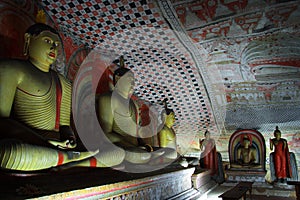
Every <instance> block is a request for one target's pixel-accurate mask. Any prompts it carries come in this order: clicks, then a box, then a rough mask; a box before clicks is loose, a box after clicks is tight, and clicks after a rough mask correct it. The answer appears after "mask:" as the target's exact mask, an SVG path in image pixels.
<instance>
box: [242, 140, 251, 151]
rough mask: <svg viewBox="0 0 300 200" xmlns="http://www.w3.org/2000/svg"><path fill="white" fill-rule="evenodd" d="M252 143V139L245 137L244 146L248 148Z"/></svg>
mask: <svg viewBox="0 0 300 200" xmlns="http://www.w3.org/2000/svg"><path fill="white" fill-rule="evenodd" d="M250 143H251V142H250V140H249V139H248V138H245V139H244V141H243V146H244V148H246V149H248V148H249V146H250Z"/></svg>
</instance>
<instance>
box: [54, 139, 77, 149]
mask: <svg viewBox="0 0 300 200" xmlns="http://www.w3.org/2000/svg"><path fill="white" fill-rule="evenodd" d="M48 142H49V143H50V144H52V145H53V146H56V147H58V148H60V149H73V148H75V147H76V143H73V142H72V141H70V140H65V141H57V140H48Z"/></svg>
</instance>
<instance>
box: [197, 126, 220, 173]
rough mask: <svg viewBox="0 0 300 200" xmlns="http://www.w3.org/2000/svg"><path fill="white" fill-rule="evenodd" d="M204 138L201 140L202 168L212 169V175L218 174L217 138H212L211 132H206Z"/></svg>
mask: <svg viewBox="0 0 300 200" xmlns="http://www.w3.org/2000/svg"><path fill="white" fill-rule="evenodd" d="M204 137H205V138H204V139H202V140H200V150H201V151H202V153H201V159H200V165H201V167H202V168H205V169H210V170H211V175H216V174H217V172H218V157H217V150H216V144H215V140H214V139H212V138H210V132H208V131H206V132H205V133H204Z"/></svg>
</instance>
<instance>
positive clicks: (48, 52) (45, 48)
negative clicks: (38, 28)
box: [28, 31, 60, 71]
mask: <svg viewBox="0 0 300 200" xmlns="http://www.w3.org/2000/svg"><path fill="white" fill-rule="evenodd" d="M29 42H30V44H29V49H28V54H29V59H30V60H31V61H32V62H33V63H35V64H37V65H39V66H38V67H40V66H41V67H42V66H44V68H47V67H48V70H49V68H50V65H51V64H53V62H54V61H55V60H56V58H57V52H58V46H59V45H60V39H59V37H58V35H57V34H54V33H52V32H50V31H43V32H41V33H40V34H39V35H34V36H30V41H29ZM45 70H46V71H47V69H45ZM45 70H43V71H45Z"/></svg>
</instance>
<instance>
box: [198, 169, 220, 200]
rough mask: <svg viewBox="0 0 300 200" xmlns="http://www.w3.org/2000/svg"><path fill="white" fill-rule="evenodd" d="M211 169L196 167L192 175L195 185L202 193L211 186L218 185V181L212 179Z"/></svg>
mask: <svg viewBox="0 0 300 200" xmlns="http://www.w3.org/2000/svg"><path fill="white" fill-rule="evenodd" d="M210 173H211V171H210V170H207V169H198V170H197V169H196V170H195V173H194V174H193V176H192V182H193V187H194V188H195V189H197V190H198V191H199V193H200V194H204V193H206V192H207V191H209V190H210V189H211V188H213V187H214V186H216V185H217V183H216V182H215V181H214V180H212V178H211V175H210Z"/></svg>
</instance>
